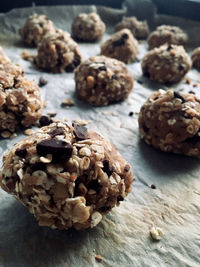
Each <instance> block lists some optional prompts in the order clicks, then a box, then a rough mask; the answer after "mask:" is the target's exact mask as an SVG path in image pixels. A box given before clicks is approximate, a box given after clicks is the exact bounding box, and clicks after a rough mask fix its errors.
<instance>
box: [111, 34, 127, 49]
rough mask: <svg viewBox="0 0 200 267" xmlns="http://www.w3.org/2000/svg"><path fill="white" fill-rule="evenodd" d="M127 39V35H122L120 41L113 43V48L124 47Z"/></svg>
mask: <svg viewBox="0 0 200 267" xmlns="http://www.w3.org/2000/svg"><path fill="white" fill-rule="evenodd" d="M127 39H128V34H127V33H124V34H123V35H122V36H121V38H120V39H118V40H116V41H114V42H113V43H112V45H113V47H116V46H121V45H124V44H125V42H126V40H127Z"/></svg>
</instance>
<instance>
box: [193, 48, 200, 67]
mask: <svg viewBox="0 0 200 267" xmlns="http://www.w3.org/2000/svg"><path fill="white" fill-rule="evenodd" d="M192 65H193V67H194V68H196V69H199V70H200V47H197V48H196V49H194V51H193V52H192Z"/></svg>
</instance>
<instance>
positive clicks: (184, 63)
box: [142, 44, 192, 83]
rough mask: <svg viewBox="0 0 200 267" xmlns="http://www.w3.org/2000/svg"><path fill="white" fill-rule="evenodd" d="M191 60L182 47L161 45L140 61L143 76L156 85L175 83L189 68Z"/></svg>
mask: <svg viewBox="0 0 200 267" xmlns="http://www.w3.org/2000/svg"><path fill="white" fill-rule="evenodd" d="M191 65H192V63H191V59H190V57H189V56H188V54H187V53H186V52H185V50H184V48H183V47H182V46H177V45H168V44H165V45H162V46H160V47H158V48H154V49H152V50H151V51H149V52H148V53H147V54H146V55H145V56H144V57H143V59H142V71H143V74H144V75H145V76H147V77H149V78H150V79H151V80H152V81H155V82H158V83H177V82H179V81H180V80H181V79H182V78H183V77H184V75H185V74H186V73H187V72H188V71H189V70H190V68H191Z"/></svg>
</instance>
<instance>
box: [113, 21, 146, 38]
mask: <svg viewBox="0 0 200 267" xmlns="http://www.w3.org/2000/svg"><path fill="white" fill-rule="evenodd" d="M122 29H129V30H130V31H131V32H132V34H133V35H134V37H135V38H137V39H145V38H147V36H148V34H149V27H148V24H147V22H146V21H139V20H137V18H136V17H124V18H123V19H122V21H121V22H119V23H118V24H117V25H116V27H115V31H120V30H122Z"/></svg>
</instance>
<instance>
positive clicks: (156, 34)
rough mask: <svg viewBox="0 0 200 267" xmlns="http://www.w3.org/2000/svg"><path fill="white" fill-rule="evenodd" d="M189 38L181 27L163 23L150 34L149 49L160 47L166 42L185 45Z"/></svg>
mask: <svg viewBox="0 0 200 267" xmlns="http://www.w3.org/2000/svg"><path fill="white" fill-rule="evenodd" d="M187 40H188V37H187V34H186V33H185V32H183V31H182V30H181V29H180V28H179V27H176V26H169V25H161V26H159V27H157V28H156V30H155V31H153V32H152V33H151V34H150V35H149V37H148V39H147V42H148V44H149V49H153V48H154V47H159V46H161V45H163V44H165V43H168V44H175V45H185V44H186V43H187Z"/></svg>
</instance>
